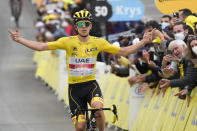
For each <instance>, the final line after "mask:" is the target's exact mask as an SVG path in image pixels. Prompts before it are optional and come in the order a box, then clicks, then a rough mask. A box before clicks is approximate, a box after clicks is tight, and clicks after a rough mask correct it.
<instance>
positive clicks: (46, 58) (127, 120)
mask: <svg viewBox="0 0 197 131" xmlns="http://www.w3.org/2000/svg"><path fill="white" fill-rule="evenodd" d="M57 54H58V55H57ZM33 60H34V62H35V63H37V70H36V73H35V75H36V76H37V77H40V78H41V79H42V80H43V81H45V83H47V84H48V85H49V86H50V87H51V88H52V89H53V90H54V91H55V93H56V94H57V96H58V99H59V100H63V101H64V103H65V104H66V105H68V83H67V69H66V63H65V62H66V61H65V60H66V56H65V51H62V50H58V51H57V52H53V51H43V52H35V54H34V58H33ZM104 72H105V65H104V64H103V65H102V64H101V63H98V66H97V67H96V78H97V80H98V82H99V85H100V87H101V90H102V92H103V96H104V103H105V104H104V106H105V107H111V106H112V104H115V105H116V106H117V108H118V116H119V119H118V121H117V122H116V123H115V124H112V120H113V114H112V112H107V111H106V112H105V115H106V122H107V123H109V124H110V125H114V126H117V127H119V128H121V129H124V130H131V131H197V88H195V90H193V92H192V94H191V96H192V99H191V102H190V105H189V107H187V101H186V100H181V99H179V98H178V97H175V96H174V94H176V93H177V92H178V88H172V89H171V88H168V89H167V91H166V93H165V95H164V96H163V94H162V93H159V94H157V93H156V92H157V90H158V88H156V91H155V93H152V90H151V89H149V90H147V92H146V94H145V95H143V94H140V93H139V87H138V85H134V87H132V88H130V85H129V84H128V78H121V77H117V76H116V75H114V74H110V73H107V74H105V73H104ZM131 75H134V72H132V73H131Z"/></svg>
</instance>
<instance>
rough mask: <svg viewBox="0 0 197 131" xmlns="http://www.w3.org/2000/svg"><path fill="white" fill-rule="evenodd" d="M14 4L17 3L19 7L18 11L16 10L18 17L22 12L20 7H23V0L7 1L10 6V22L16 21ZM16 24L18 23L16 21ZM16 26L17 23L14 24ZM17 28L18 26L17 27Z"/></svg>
mask: <svg viewBox="0 0 197 131" xmlns="http://www.w3.org/2000/svg"><path fill="white" fill-rule="evenodd" d="M16 2H18V5H19V9H18V10H17V11H18V12H17V13H18V14H17V15H18V17H20V15H21V12H22V7H23V0H9V6H10V9H11V20H12V21H14V20H15V21H16V16H15V14H16V10H15V6H16ZM16 22H18V21H16ZM16 24H18V23H16ZM17 26H18V25H17Z"/></svg>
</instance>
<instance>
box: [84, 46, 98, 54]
mask: <svg viewBox="0 0 197 131" xmlns="http://www.w3.org/2000/svg"><path fill="white" fill-rule="evenodd" d="M96 51H98V48H97V47H94V48H91V49H86V50H85V53H86V54H87V55H95V52H96Z"/></svg>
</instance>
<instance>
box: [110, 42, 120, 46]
mask: <svg viewBox="0 0 197 131" xmlns="http://www.w3.org/2000/svg"><path fill="white" fill-rule="evenodd" d="M112 45H115V46H118V47H120V43H119V42H118V41H115V42H114V43H112Z"/></svg>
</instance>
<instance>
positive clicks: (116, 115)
mask: <svg viewBox="0 0 197 131" xmlns="http://www.w3.org/2000/svg"><path fill="white" fill-rule="evenodd" d="M112 112H113V113H114V120H113V123H115V122H116V120H118V114H117V108H116V105H113V110H112Z"/></svg>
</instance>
